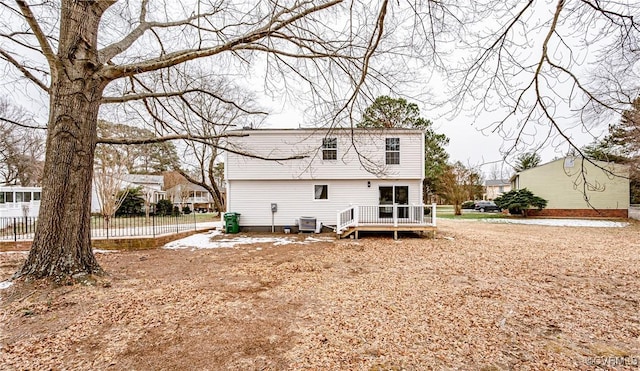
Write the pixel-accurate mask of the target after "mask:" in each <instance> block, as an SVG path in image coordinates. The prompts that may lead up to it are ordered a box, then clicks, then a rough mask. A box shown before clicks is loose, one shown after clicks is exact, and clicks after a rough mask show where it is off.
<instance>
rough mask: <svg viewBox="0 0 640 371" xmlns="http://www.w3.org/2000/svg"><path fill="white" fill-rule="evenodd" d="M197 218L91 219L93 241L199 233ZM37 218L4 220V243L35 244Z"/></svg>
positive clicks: (0, 222) (0, 220)
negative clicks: (27, 242)
mask: <svg viewBox="0 0 640 371" xmlns="http://www.w3.org/2000/svg"><path fill="white" fill-rule="evenodd" d="M196 219H197V215H196V214H195V213H192V214H181V215H166V216H160V215H149V217H148V218H147V217H146V216H118V217H111V218H108V219H107V218H104V217H102V216H92V217H91V238H95V239H104V238H107V239H108V238H121V237H155V236H158V235H166V234H173V233H180V232H185V231H191V230H195V229H196V228H197V220H196ZM37 221H38V218H35V217H20V218H18V217H16V218H10V217H9V218H8V217H0V241H24V240H31V239H33V236H34V234H35V231H36V228H37Z"/></svg>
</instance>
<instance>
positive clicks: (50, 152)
mask: <svg viewBox="0 0 640 371" xmlns="http://www.w3.org/2000/svg"><path fill="white" fill-rule="evenodd" d="M431 6H433V7H439V5H438V3H436V2H433V3H431ZM136 7H137V8H136ZM390 7H391V3H390V2H388V1H387V0H384V1H381V2H380V3H377V4H374V5H372V4H369V3H366V4H365V3H360V2H344V1H341V0H328V1H323V2H311V1H301V2H300V1H291V2H285V3H281V2H274V1H261V2H258V3H256V4H251V3H247V2H244V1H240V2H237V3H236V2H232V1H229V2H222V1H213V2H203V1H194V2H183V3H180V4H176V3H174V2H170V3H168V4H166V6H165V7H164V8H163V7H162V6H161V5H160V6H158V5H156V4H155V3H151V2H149V1H148V0H141V1H140V2H139V3H137V2H124V1H123V2H117V1H115V0H104V1H72V0H61V1H60V2H39V3H32V4H30V3H29V2H27V1H24V0H16V1H15V5H13V6H12V5H9V4H7V3H3V4H2V5H1V8H0V9H1V12H2V13H1V14H0V19H2V23H1V24H0V34H2V36H3V43H2V46H1V47H0V58H2V59H3V60H4V62H5V63H6V64H8V65H11V66H12V67H14V71H16V72H17V73H18V74H19V75H21V76H22V77H25V78H26V79H28V80H29V81H30V82H32V83H33V84H34V85H35V86H36V87H38V88H39V89H40V90H41V91H42V92H44V93H45V94H47V95H48V96H49V99H48V101H49V102H50V107H49V110H50V112H49V122H48V124H47V129H48V130H47V146H46V148H47V152H46V161H45V166H44V179H43V198H42V208H41V215H40V218H39V222H38V223H39V224H38V230H37V232H36V236H35V238H34V241H33V244H32V248H31V251H30V254H29V257H28V259H27V261H26V262H25V265H24V266H23V267H22V269H21V271H20V272H19V275H32V276H35V277H43V276H56V277H64V276H69V275H72V274H75V273H99V272H101V268H100V266H99V265H98V263H97V261H96V260H95V257H94V256H93V253H92V251H91V241H90V230H89V220H90V210H89V207H88V205H89V195H90V184H91V177H92V170H93V169H92V165H93V156H94V150H95V146H96V144H97V143H98V142H102V143H112V144H116V143H122V144H139V143H151V142H157V141H164V140H168V139H196V140H197V139H202V138H201V137H199V136H195V137H194V136H192V135H190V134H189V133H179V134H171V133H170V131H169V130H167V129H168V128H166V127H162V129H163V130H164V131H162V130H158V134H159V136H158V137H156V138H140V139H131V140H123V139H118V140H110V139H108V138H107V139H100V140H99V139H98V138H97V136H96V128H97V118H98V113H99V110H100V107H101V105H103V104H105V103H107V104H118V103H126V102H131V101H134V100H138V101H140V102H142V103H143V104H147V103H148V102H149V101H150V100H153V99H156V98H160V97H169V96H174V97H182V98H187V97H190V96H193V95H195V94H210V93H209V92H204V91H200V90H189V91H150V90H148V89H146V85H145V79H144V78H145V77H146V74H148V73H151V72H154V71H160V70H163V69H166V68H169V67H171V66H176V65H180V64H183V63H188V62H189V61H191V60H196V59H200V58H210V62H209V63H210V65H216V66H217V67H218V68H219V71H221V72H220V73H222V74H227V73H229V72H228V71H229V69H231V68H233V69H235V70H236V71H238V70H239V71H242V70H245V71H246V70H247V69H248V68H249V66H250V64H249V63H250V61H251V60H255V59H257V58H258V57H259V56H261V55H262V56H264V57H265V58H261V63H264V64H265V67H266V69H267V76H266V77H265V79H266V80H265V85H266V88H267V90H271V91H282V90H290V91H291V92H292V93H294V91H293V87H296V86H297V87H300V86H304V89H300V88H298V89H296V91H300V90H304V91H306V93H307V94H305V95H304V96H306V97H308V99H310V100H313V101H315V102H316V103H317V106H318V107H323V106H325V107H326V106H327V105H328V104H331V105H333V106H337V108H338V110H337V111H334V112H336V113H335V114H334V115H333V117H334V118H335V120H339V119H340V118H341V117H342V118H344V117H348V116H349V115H350V114H351V113H352V112H353V107H354V106H355V105H356V104H358V102H359V101H360V97H361V96H362V95H366V94H370V91H369V85H368V83H367V82H368V81H372V82H375V83H376V84H387V85H388V86H393V85H394V84H395V81H394V80H393V78H394V77H393V76H394V74H393V71H392V70H391V69H388V68H387V69H385V70H381V69H380V67H381V66H382V65H381V64H380V62H381V58H382V56H383V55H385V54H384V53H383V52H385V51H391V50H393V49H397V53H396V54H395V55H400V54H399V51H400V47H401V46H407V45H409V44H408V40H409V37H407V38H406V39H407V40H404V41H400V40H394V41H393V42H391V40H390V39H391V38H392V37H393V36H394V33H393V28H392V27H390V26H388V25H389V24H390V23H387V20H388V19H392V18H394V17H397V16H401V15H400V14H396V13H392V12H390V10H391V9H390ZM328 20H331V21H328ZM407 21H408V22H412V20H411V19H409V20H407ZM16 27H17V28H18V29H20V32H14V30H15V29H16ZM428 32H431V31H428ZM385 40H389V41H388V42H387V41H385ZM25 50H28V51H29V53H25V54H23V53H21V51H25ZM232 66H233V67H232ZM397 70H398V71H402V69H401V68H397ZM368 77H369V78H368ZM339 81H343V82H344V83H345V84H340V83H339ZM108 86H109V88H108V89H107V87H108ZM105 89H106V90H105ZM107 91H108V92H109V94H107V93H106V92H107ZM116 91H117V92H118V93H119V94H118V95H115V94H114V95H110V94H111V93H115V92H116ZM294 94H295V93H294ZM300 96H302V95H300ZM370 96H371V94H370ZM215 98H217V99H220V100H222V101H225V100H226V98H225V97H215ZM151 120H152V121H153V119H151Z"/></svg>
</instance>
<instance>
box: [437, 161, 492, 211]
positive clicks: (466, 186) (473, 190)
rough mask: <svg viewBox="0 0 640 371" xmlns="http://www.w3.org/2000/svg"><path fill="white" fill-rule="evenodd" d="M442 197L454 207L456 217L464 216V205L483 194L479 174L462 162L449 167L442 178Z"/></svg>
mask: <svg viewBox="0 0 640 371" xmlns="http://www.w3.org/2000/svg"><path fill="white" fill-rule="evenodd" d="M441 186H442V190H441V191H440V195H441V196H442V197H443V198H444V199H445V200H446V201H447V202H448V203H450V204H452V205H453V208H454V215H462V203H463V202H464V201H467V200H473V199H475V198H476V197H477V196H479V195H480V194H482V177H481V176H480V175H479V172H478V171H477V170H476V169H474V168H472V167H470V166H465V165H464V164H463V163H461V162H459V161H458V162H456V163H454V164H453V165H449V166H448V167H447V169H446V170H445V172H444V174H443V175H442V177H441Z"/></svg>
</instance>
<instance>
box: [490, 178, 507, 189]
mask: <svg viewBox="0 0 640 371" xmlns="http://www.w3.org/2000/svg"><path fill="white" fill-rule="evenodd" d="M509 184H511V183H510V182H509V179H489V180H485V181H484V185H485V186H487V187H492V186H493V187H495V186H501V185H509Z"/></svg>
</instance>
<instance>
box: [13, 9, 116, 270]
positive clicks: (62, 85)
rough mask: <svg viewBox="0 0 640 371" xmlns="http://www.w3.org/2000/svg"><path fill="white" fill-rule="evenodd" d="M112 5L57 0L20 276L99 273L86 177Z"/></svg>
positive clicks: (89, 173) (90, 168) (88, 176)
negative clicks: (40, 174) (37, 200)
mask: <svg viewBox="0 0 640 371" xmlns="http://www.w3.org/2000/svg"><path fill="white" fill-rule="evenodd" d="M110 3H111V2H106V1H105V2H100V1H97V2H93V1H86V2H85V1H63V4H62V10H61V11H62V16H61V25H60V39H59V49H58V54H57V57H58V65H56V66H51V72H52V73H51V86H50V101H49V102H50V107H49V112H50V113H49V123H48V133H47V148H46V160H45V165H44V178H43V182H42V201H41V204H40V215H39V217H38V227H37V230H36V234H35V238H34V240H33V244H32V246H31V251H30V252H29V257H28V258H27V261H26V262H25V264H24V266H23V267H22V269H21V270H20V272H18V275H30V276H34V277H54V278H58V279H62V278H65V277H69V276H72V275H74V274H78V273H89V274H91V273H100V272H101V271H102V270H101V268H100V266H99V265H98V262H97V261H96V259H95V257H94V255H93V251H92V249H91V230H90V218H91V214H90V213H91V179H92V176H93V157H94V150H95V146H96V135H97V134H96V133H97V129H96V128H97V117H98V110H99V108H100V102H101V98H102V92H103V90H104V87H105V86H106V84H107V81H105V80H103V79H100V78H99V76H98V73H97V72H98V71H99V68H100V67H99V62H98V57H97V34H98V24H99V22H100V17H101V16H102V13H103V11H104V10H105V9H106V8H107V7H108V5H109V4H110Z"/></svg>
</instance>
